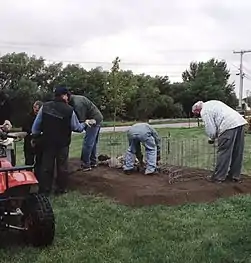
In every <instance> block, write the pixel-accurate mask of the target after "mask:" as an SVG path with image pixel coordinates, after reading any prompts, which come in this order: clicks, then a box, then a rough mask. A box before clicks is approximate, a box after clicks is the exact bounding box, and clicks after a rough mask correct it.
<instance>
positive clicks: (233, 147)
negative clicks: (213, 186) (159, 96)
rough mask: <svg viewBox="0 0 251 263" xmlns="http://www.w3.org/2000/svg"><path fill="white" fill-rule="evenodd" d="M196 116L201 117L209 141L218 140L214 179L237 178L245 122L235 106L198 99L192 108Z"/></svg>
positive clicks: (239, 171) (239, 168)
mask: <svg viewBox="0 0 251 263" xmlns="http://www.w3.org/2000/svg"><path fill="white" fill-rule="evenodd" d="M192 112H193V113H194V114H195V115H199V114H200V116H201V118H202V120H203V122H204V124H205V131H206V134H207V135H208V137H209V143H214V141H215V139H218V151H217V161H216V167H215V171H214V174H213V176H212V177H211V178H210V180H211V181H213V182H223V181H225V180H226V179H229V180H230V181H234V182H238V181H239V180H240V175H241V168H242V161H243V152H244V133H245V132H244V126H245V124H247V121H246V120H245V119H244V118H243V117H242V116H241V115H240V114H239V113H238V112H237V111H236V110H234V109H232V108H230V107H229V106H228V105H226V104H225V103H223V102H221V101H218V100H210V101H207V102H202V101H198V102H196V103H195V104H194V105H193V107H192Z"/></svg>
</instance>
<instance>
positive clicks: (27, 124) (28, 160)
mask: <svg viewBox="0 0 251 263" xmlns="http://www.w3.org/2000/svg"><path fill="white" fill-rule="evenodd" d="M42 105H43V103H42V102H41V101H36V102H35V103H34V104H33V110H32V112H31V113H30V114H29V115H28V116H27V118H26V119H25V121H24V124H23V126H22V131H23V132H26V133H27V135H26V136H25V138H24V158H25V165H33V164H34V162H35V155H36V153H35V148H34V147H32V146H31V139H32V137H31V128H32V124H33V122H34V120H35V118H36V116H37V113H38V111H39V110H40V108H41V107H42Z"/></svg>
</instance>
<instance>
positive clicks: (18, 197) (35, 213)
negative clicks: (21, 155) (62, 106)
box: [0, 132, 55, 246]
mask: <svg viewBox="0 0 251 263" xmlns="http://www.w3.org/2000/svg"><path fill="white" fill-rule="evenodd" d="M18 138H19V137H18V134H16V135H10V134H6V133H3V132H0V228H1V229H2V230H4V229H8V230H10V229H14V230H18V231H20V232H21V234H22V235H23V237H24V240H25V241H26V242H28V243H29V244H32V245H34V246H47V245H50V244H52V242H53V240H54V234H55V218H54V213H53V210H52V207H51V204H50V202H49V200H48V198H47V197H46V196H44V195H42V194H39V193H38V190H39V187H38V181H37V179H36V177H35V175H34V173H33V172H32V170H33V168H34V167H33V166H16V167H15V166H14V164H15V157H16V151H15V147H14V145H15V140H16V139H18Z"/></svg>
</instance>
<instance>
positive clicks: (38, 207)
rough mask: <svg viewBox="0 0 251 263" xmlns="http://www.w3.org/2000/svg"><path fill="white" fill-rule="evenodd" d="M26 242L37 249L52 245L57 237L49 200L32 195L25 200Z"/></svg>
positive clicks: (38, 195)
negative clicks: (55, 236)
mask: <svg viewBox="0 0 251 263" xmlns="http://www.w3.org/2000/svg"><path fill="white" fill-rule="evenodd" d="M22 211H23V213H24V216H23V220H22V221H23V224H24V227H25V228H26V230H24V238H25V241H26V242H28V243H30V244H32V245H33V246H36V247H41V246H48V245H51V244H52V242H53V240H54V235H55V217H54V213H53V210H52V207H51V204H50V202H49V199H48V198H47V197H46V196H44V195H41V194H32V195H30V196H29V197H28V198H27V200H25V202H24V205H23V209H22Z"/></svg>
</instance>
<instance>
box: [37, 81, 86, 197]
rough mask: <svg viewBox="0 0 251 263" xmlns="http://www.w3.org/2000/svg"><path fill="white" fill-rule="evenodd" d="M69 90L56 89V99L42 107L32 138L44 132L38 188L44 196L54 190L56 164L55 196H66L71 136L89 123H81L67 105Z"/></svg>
mask: <svg viewBox="0 0 251 263" xmlns="http://www.w3.org/2000/svg"><path fill="white" fill-rule="evenodd" d="M68 95H69V91H68V89H67V88H65V87H61V86H60V87H57V88H56V90H55V99H54V100H53V101H49V102H46V103H44V104H43V106H42V107H41V109H40V110H39V112H38V114H37V117H36V119H35V121H34V123H33V126H32V134H33V136H36V135H39V134H41V133H42V141H43V156H42V165H41V166H42V167H41V173H39V174H41V176H39V187H40V190H41V192H42V193H45V194H49V193H50V192H51V190H52V183H53V175H54V164H55V161H56V163H57V177H56V186H57V189H56V193H59V194H60V193H65V192H66V190H67V184H68V155H69V146H70V143H71V133H72V131H75V132H79V133H81V132H83V131H84V130H85V129H86V126H87V124H88V123H87V124H85V123H80V122H79V121H78V118H77V116H76V114H75V112H74V110H73V108H72V107H71V106H70V105H68V98H69V97H68Z"/></svg>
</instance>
